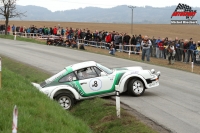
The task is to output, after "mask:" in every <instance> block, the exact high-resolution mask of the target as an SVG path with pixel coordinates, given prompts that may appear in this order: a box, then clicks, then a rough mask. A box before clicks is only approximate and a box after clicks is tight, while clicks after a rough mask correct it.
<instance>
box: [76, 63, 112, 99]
mask: <svg viewBox="0 0 200 133" xmlns="http://www.w3.org/2000/svg"><path fill="white" fill-rule="evenodd" d="M100 72H101V70H99V69H98V68H96V67H88V68H84V69H80V70H78V71H77V72H76V73H77V77H78V79H79V84H80V86H81V87H82V90H83V91H84V95H83V96H84V97H88V96H95V95H101V94H105V93H110V92H114V91H115V86H114V85H113V79H111V78H110V77H109V76H100Z"/></svg>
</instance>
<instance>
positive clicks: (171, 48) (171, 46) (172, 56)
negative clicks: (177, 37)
mask: <svg viewBox="0 0 200 133" xmlns="http://www.w3.org/2000/svg"><path fill="white" fill-rule="evenodd" d="M174 45H175V44H174V42H171V41H169V45H168V47H167V50H168V60H169V65H170V64H174V60H175V54H176V51H175V47H174Z"/></svg>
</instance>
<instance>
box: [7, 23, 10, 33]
mask: <svg viewBox="0 0 200 133" xmlns="http://www.w3.org/2000/svg"><path fill="white" fill-rule="evenodd" d="M7 33H8V35H10V25H8V27H7Z"/></svg>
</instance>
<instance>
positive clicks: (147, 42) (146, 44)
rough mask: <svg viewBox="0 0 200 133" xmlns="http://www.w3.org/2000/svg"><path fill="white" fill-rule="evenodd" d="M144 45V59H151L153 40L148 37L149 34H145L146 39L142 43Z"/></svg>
mask: <svg viewBox="0 0 200 133" xmlns="http://www.w3.org/2000/svg"><path fill="white" fill-rule="evenodd" d="M141 45H142V60H143V61H144V60H145V56H146V59H147V61H150V46H151V45H152V43H151V41H150V40H149V39H148V36H144V40H143V41H142V43H141Z"/></svg>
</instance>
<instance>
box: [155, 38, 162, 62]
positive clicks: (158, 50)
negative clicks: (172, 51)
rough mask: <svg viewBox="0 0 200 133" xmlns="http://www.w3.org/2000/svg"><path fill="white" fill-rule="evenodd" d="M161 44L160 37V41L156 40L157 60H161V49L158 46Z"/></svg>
mask: <svg viewBox="0 0 200 133" xmlns="http://www.w3.org/2000/svg"><path fill="white" fill-rule="evenodd" d="M160 42H161V40H160V37H158V39H156V58H160V54H161V53H160V48H159V46H158V44H159V43H160Z"/></svg>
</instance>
